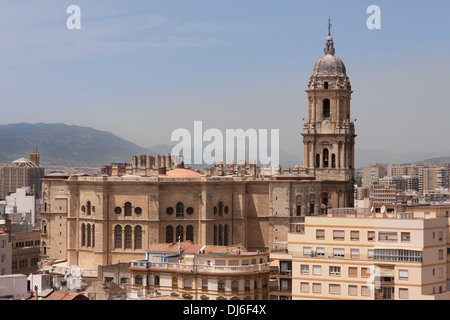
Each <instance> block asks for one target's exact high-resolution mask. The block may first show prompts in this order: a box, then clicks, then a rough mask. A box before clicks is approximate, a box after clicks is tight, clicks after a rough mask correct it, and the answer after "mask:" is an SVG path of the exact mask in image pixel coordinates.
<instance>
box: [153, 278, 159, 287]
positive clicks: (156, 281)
mask: <svg viewBox="0 0 450 320" xmlns="http://www.w3.org/2000/svg"><path fill="white" fill-rule="evenodd" d="M153 282H154V284H155V286H159V276H155V278H154V280H153Z"/></svg>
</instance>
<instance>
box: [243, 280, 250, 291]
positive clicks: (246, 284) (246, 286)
mask: <svg viewBox="0 0 450 320" xmlns="http://www.w3.org/2000/svg"><path fill="white" fill-rule="evenodd" d="M244 290H246V291H248V290H250V281H249V280H245V282H244Z"/></svg>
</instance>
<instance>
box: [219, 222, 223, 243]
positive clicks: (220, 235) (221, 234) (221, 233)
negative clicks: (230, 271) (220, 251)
mask: <svg viewBox="0 0 450 320" xmlns="http://www.w3.org/2000/svg"><path fill="white" fill-rule="evenodd" d="M218 236H219V239H218V244H219V246H223V226H222V225H219V235H218Z"/></svg>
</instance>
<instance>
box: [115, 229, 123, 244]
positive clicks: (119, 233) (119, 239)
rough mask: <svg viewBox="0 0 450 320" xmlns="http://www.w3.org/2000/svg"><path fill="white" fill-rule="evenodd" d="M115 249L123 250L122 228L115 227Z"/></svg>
mask: <svg viewBox="0 0 450 320" xmlns="http://www.w3.org/2000/svg"><path fill="white" fill-rule="evenodd" d="M114 248H115V249H119V248H122V227H121V226H115V227H114Z"/></svg>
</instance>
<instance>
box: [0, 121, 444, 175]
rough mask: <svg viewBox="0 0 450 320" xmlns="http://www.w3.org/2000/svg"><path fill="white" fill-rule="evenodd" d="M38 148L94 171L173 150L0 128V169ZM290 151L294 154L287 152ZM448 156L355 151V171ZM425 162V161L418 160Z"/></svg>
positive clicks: (82, 134)
mask: <svg viewBox="0 0 450 320" xmlns="http://www.w3.org/2000/svg"><path fill="white" fill-rule="evenodd" d="M36 147H38V148H39V153H40V155H41V164H42V165H43V166H45V167H52V168H55V167H69V168H71V167H94V168H95V167H98V166H100V165H102V164H109V163H111V162H128V163H130V162H131V158H132V156H133V155H134V154H151V155H157V154H165V153H170V152H171V150H172V148H173V146H170V145H165V144H162V145H157V146H154V147H152V148H143V147H140V146H138V145H136V144H134V143H132V142H130V141H127V140H125V139H122V138H120V137H118V136H116V135H114V134H112V133H110V132H105V131H99V130H96V129H93V128H89V127H81V126H70V125H65V124H46V123H37V124H27V123H17V124H8V125H0V165H3V164H6V163H9V162H11V161H14V160H16V159H19V158H22V157H28V154H29V153H30V152H33V150H34V149H35V148H36ZM291 151H294V150H291ZM295 151H298V153H297V152H296V153H297V154H289V153H286V152H284V151H283V150H280V164H281V166H283V167H286V166H287V167H293V166H295V165H297V164H301V163H302V152H301V151H302V150H295ZM449 154H450V151H449V152H443V153H428V154H427V153H420V152H415V153H414V152H411V153H407V154H392V153H388V152H384V151H380V150H356V165H357V168H360V167H363V166H368V165H370V164H375V163H389V164H396V163H397V164H399V163H428V164H436V165H440V164H445V163H450V156H448V155H449ZM421 159H428V160H421Z"/></svg>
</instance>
